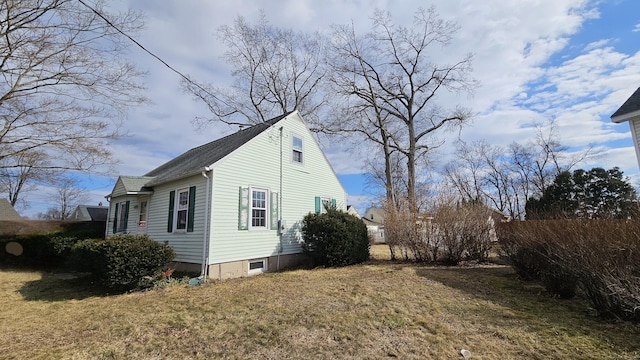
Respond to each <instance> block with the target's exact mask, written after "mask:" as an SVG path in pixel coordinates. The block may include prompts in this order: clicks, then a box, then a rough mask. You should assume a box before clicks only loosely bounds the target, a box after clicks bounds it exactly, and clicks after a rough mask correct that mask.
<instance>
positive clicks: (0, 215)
mask: <svg viewBox="0 0 640 360" xmlns="http://www.w3.org/2000/svg"><path fill="white" fill-rule="evenodd" d="M21 219H22V217H21V216H20V214H18V212H17V211H16V210H15V209H14V208H13V206H12V205H11V203H10V202H9V200H7V199H5V198H1V199H0V221H10V220H21Z"/></svg>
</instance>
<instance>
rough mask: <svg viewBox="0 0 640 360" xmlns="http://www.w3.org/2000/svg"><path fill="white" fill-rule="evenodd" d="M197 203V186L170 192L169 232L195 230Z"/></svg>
mask: <svg viewBox="0 0 640 360" xmlns="http://www.w3.org/2000/svg"><path fill="white" fill-rule="evenodd" d="M195 205H196V187H195V186H191V187H189V188H183V189H178V190H174V191H171V192H170V193H169V215H168V221H167V232H173V230H174V229H175V230H176V231H186V232H193V224H194V219H195Z"/></svg>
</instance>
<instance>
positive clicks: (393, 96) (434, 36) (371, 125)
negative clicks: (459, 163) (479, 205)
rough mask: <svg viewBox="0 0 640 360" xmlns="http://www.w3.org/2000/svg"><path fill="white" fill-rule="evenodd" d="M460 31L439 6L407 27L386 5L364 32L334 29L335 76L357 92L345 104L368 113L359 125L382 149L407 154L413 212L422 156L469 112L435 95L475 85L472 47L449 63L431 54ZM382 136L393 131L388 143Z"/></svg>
mask: <svg viewBox="0 0 640 360" xmlns="http://www.w3.org/2000/svg"><path fill="white" fill-rule="evenodd" d="M456 31H457V26H456V25H455V24H454V23H452V22H448V21H443V20H442V19H440V18H439V17H438V15H437V13H436V11H435V9H434V8H430V9H429V10H427V11H424V10H422V9H421V10H419V11H417V12H416V14H415V17H414V23H413V25H412V26H411V27H409V28H407V27H404V26H400V25H395V24H393V22H392V21H391V15H390V14H389V13H388V12H383V11H376V12H375V13H374V16H373V26H372V31H371V32H370V33H369V34H366V35H365V36H363V37H358V36H356V34H355V31H353V28H352V27H351V28H350V27H336V31H335V36H334V39H336V41H337V43H336V44H335V45H334V47H333V49H334V52H335V53H336V55H335V56H333V58H334V59H340V58H341V59H342V62H341V63H338V64H339V66H336V67H335V68H334V69H333V70H334V71H335V72H336V76H334V79H333V83H334V84H335V86H336V87H337V88H338V89H339V91H340V93H341V94H342V95H343V96H345V97H347V98H349V99H353V101H352V103H351V104H349V103H348V105H350V106H351V107H352V109H356V110H359V111H354V113H356V114H359V115H361V117H362V115H366V116H368V117H366V121H363V122H362V127H361V128H359V130H361V131H362V132H363V133H365V134H370V135H372V137H375V139H376V140H375V141H377V142H379V143H380V144H381V145H382V146H388V147H389V149H390V150H389V151H385V156H389V155H390V153H391V149H392V150H394V151H398V152H399V153H401V154H402V155H404V157H405V158H406V163H407V197H408V199H409V200H410V201H409V204H410V207H411V208H412V209H413V210H414V211H416V210H417V200H416V182H417V181H416V179H417V169H416V165H417V163H418V160H419V159H420V158H421V157H423V156H425V155H426V154H427V152H429V151H430V150H432V149H433V148H436V147H438V146H439V145H441V142H440V141H439V140H438V139H437V138H436V137H435V135H436V134H437V133H439V132H441V131H443V130H446V129H447V128H452V127H457V126H461V125H463V124H464V123H466V122H467V121H468V120H469V118H470V116H471V112H470V111H469V110H468V109H465V108H463V107H461V106H456V107H454V108H452V109H445V108H443V107H441V106H439V104H438V102H437V100H438V98H437V95H438V94H439V93H442V92H445V91H453V92H471V91H472V90H473V88H474V87H475V85H476V83H475V81H473V80H472V79H471V78H470V72H471V62H472V55H471V54H469V55H467V56H465V57H464V58H463V59H461V60H459V61H455V62H453V63H451V64H436V63H435V62H434V61H433V57H432V56H431V55H430V53H429V52H430V51H432V49H433V48H434V47H435V46H436V45H440V46H446V45H448V44H449V43H450V42H451V40H452V39H453V35H454V34H455V32H456ZM361 109H364V110H361ZM372 115H373V116H372ZM383 119H384V120H385V121H384V122H382V121H381V120H383ZM390 119H391V121H392V124H390ZM352 129H353V128H352ZM391 129H393V130H392V131H390V130H391ZM383 135H384V136H389V141H388V145H386V144H385V141H384V138H383Z"/></svg>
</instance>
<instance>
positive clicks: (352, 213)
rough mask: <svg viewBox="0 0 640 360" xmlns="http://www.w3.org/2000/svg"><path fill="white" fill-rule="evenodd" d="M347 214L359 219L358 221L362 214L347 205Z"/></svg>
mask: <svg viewBox="0 0 640 360" xmlns="http://www.w3.org/2000/svg"><path fill="white" fill-rule="evenodd" d="M347 214H349V215H353V216H355V217H357V218H358V219H359V218H360V214H358V210H356V208H354V207H353V206H351V205H347Z"/></svg>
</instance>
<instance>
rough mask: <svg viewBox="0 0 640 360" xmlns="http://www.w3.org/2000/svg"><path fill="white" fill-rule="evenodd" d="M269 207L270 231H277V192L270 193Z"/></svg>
mask: <svg viewBox="0 0 640 360" xmlns="http://www.w3.org/2000/svg"><path fill="white" fill-rule="evenodd" d="M269 205H270V213H269V218H270V219H271V230H278V220H280V219H279V213H278V193H277V192H273V191H272V192H271V203H270V204H269Z"/></svg>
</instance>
